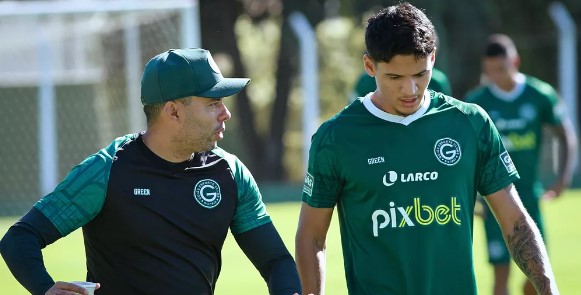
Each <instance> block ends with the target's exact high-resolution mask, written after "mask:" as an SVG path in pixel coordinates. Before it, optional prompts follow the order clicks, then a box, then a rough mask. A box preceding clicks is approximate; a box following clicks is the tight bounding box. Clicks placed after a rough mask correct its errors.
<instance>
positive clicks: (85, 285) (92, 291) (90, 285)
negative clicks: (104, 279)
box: [71, 282, 97, 295]
mask: <svg viewBox="0 0 581 295" xmlns="http://www.w3.org/2000/svg"><path fill="white" fill-rule="evenodd" d="M71 283H73V284H75V285H77V286H81V287H83V288H85V289H86V290H87V291H89V295H94V294H95V288H97V283H93V282H71Z"/></svg>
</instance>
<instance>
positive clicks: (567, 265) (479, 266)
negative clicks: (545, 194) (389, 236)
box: [0, 190, 581, 295]
mask: <svg viewBox="0 0 581 295" xmlns="http://www.w3.org/2000/svg"><path fill="white" fill-rule="evenodd" d="M299 206H300V204H299V203H277V204H267V207H268V211H269V213H270V214H271V216H272V218H273V220H274V223H275V225H276V226H277V228H278V229H279V232H280V233H281V235H282V237H283V239H284V241H285V243H286V244H287V246H288V247H289V248H290V250H291V253H294V234H295V230H296V225H297V220H298V213H299ZM579 208H581V190H570V191H568V192H567V193H566V194H565V195H564V196H563V197H562V198H560V199H558V200H555V201H551V202H545V203H544V204H543V210H544V213H545V218H546V225H547V231H548V233H549V234H548V243H549V255H550V257H551V261H552V263H553V269H554V272H555V275H556V277H557V282H558V284H559V288H560V291H561V294H579V292H580V291H579V290H581V280H580V278H581V271H580V268H581V251H579V249H580V246H579V245H580V243H581V230H580V229H579V225H580V224H581V215H580V214H579V213H578V212H579ZM14 221H15V218H0V235H2V236H3V235H4V233H5V232H6V230H7V229H8V227H9V226H10V225H11V224H12V223H14ZM474 248H475V250H474V251H475V264H476V278H477V282H478V290H479V293H480V294H492V292H491V282H492V281H491V279H492V270H491V268H490V267H489V265H488V264H487V262H486V259H487V258H486V253H485V249H484V236H483V233H482V224H481V221H480V219H478V218H477V219H476V222H475V228H474ZM43 253H44V257H45V261H46V266H47V269H48V271H49V272H50V273H51V275H52V276H53V278H55V279H56V280H66V281H75V280H83V279H84V275H85V258H84V250H83V246H82V234H81V232H80V231H79V230H77V231H75V232H74V233H72V234H71V235H69V236H67V237H66V238H63V239H61V240H59V241H57V242H56V243H55V244H53V245H51V246H49V247H47V248H46V249H45V250H44V252H43ZM512 270H513V273H512V274H513V275H512V276H511V282H510V287H511V292H512V294H520V285H521V283H522V282H523V280H524V276H523V275H522V273H521V272H520V270H518V269H517V268H516V266H514V265H513V268H512ZM267 293H268V292H267V289H266V285H265V283H264V282H263V280H262V278H261V277H260V275H259V273H258V271H256V270H255V269H254V267H253V266H252V265H251V264H250V262H248V260H247V259H246V257H245V256H244V254H243V253H242V251H241V250H240V249H239V248H238V247H237V245H236V243H235V242H234V239H233V238H232V237H231V236H229V237H228V239H227V240H226V244H225V245H224V250H223V267H222V273H221V274H220V279H219V280H218V287H217V290H216V294H217V295H230V294H267ZM326 293H327V294H331V295H342V294H347V292H346V288H345V281H344V278H343V260H342V256H341V246H340V241H339V228H338V224H337V222H336V220H334V222H333V223H332V225H331V228H330V230H329V236H328V251H327V292H326ZM0 294H13V295H18V294H27V293H26V290H25V289H23V288H22V287H21V286H20V285H19V284H18V282H16V280H15V279H14V278H13V277H12V275H11V274H10V272H9V270H8V269H7V267H6V264H5V263H4V261H3V260H2V262H0Z"/></svg>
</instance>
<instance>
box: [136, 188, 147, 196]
mask: <svg viewBox="0 0 581 295" xmlns="http://www.w3.org/2000/svg"><path fill="white" fill-rule="evenodd" d="M133 195H134V196H149V195H151V192H150V191H149V189H148V188H134V189H133Z"/></svg>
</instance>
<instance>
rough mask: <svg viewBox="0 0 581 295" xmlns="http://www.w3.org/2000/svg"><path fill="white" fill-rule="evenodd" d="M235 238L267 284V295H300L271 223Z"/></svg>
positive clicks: (291, 263) (287, 255) (291, 265)
mask: <svg viewBox="0 0 581 295" xmlns="http://www.w3.org/2000/svg"><path fill="white" fill-rule="evenodd" d="M234 238H235V239H236V242H237V243H238V245H239V246H240V248H241V249H242V251H244V253H245V254H246V256H247V257H248V259H250V261H251V262H252V264H254V266H255V267H256V269H258V271H259V272H260V274H261V275H262V277H263V278H264V280H265V281H266V284H267V285H268V291H269V293H270V294H273V295H291V294H300V292H301V282H300V280H299V276H298V273H297V267H296V264H295V261H294V260H293V258H292V256H291V255H290V253H289V252H288V250H287V248H286V246H285V245H284V243H283V241H282V239H281V238H280V235H279V234H278V232H277V231H276V228H275V227H274V225H273V224H272V223H271V222H269V223H267V224H264V225H261V226H259V227H256V228H253V229H251V230H249V231H246V232H243V233H240V234H235V235H234Z"/></svg>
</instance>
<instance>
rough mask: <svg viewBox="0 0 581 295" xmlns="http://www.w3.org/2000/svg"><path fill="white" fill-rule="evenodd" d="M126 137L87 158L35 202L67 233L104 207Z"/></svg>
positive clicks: (60, 229) (62, 232)
mask: <svg viewBox="0 0 581 295" xmlns="http://www.w3.org/2000/svg"><path fill="white" fill-rule="evenodd" d="M126 140H127V137H121V138H118V139H117V140H116V141H114V142H113V143H112V144H111V145H109V146H108V147H107V148H104V149H102V150H100V151H99V152H98V153H96V154H93V155H91V156H89V157H88V158H86V159H85V160H84V161H83V162H81V163H80V164H79V165H77V166H75V167H74V168H73V169H72V170H71V171H70V172H69V174H68V175H67V176H66V177H65V179H64V180H63V181H62V182H61V183H60V184H59V185H58V186H57V187H56V188H55V190H54V191H53V192H51V193H49V194H48V195H46V196H44V197H43V198H42V199H40V200H39V201H38V202H36V204H34V208H36V209H38V210H39V211H40V212H41V213H42V214H44V215H45V216H46V217H47V218H48V219H49V220H50V222H52V224H53V225H54V226H55V227H56V228H57V229H58V231H59V232H60V233H61V234H62V235H63V236H66V235H68V234H69V233H71V232H73V231H74V230H76V229H77V228H79V227H82V226H84V225H85V224H87V223H88V222H89V221H91V220H92V219H93V218H94V217H95V216H96V215H97V214H98V213H99V212H100V211H101V208H102V207H103V203H104V202H105V195H106V192H107V184H108V182H109V173H110V170H111V165H112V162H113V157H114V155H115V151H116V150H117V148H118V146H119V145H121V144H122V143H124V142H126Z"/></svg>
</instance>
